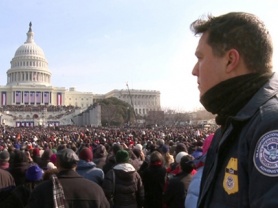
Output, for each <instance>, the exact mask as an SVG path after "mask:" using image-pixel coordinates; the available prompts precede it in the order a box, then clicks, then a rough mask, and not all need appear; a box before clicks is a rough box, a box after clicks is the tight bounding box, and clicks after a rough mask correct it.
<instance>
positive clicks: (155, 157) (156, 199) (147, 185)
mask: <svg viewBox="0 0 278 208" xmlns="http://www.w3.org/2000/svg"><path fill="white" fill-rule="evenodd" d="M163 164H164V160H163V156H162V154H161V153H160V152H158V151H153V152H152V153H151V155H150V161H149V166H148V167H147V168H146V169H145V170H144V171H143V172H142V180H143V184H144V190H145V204H144V208H161V207H162V205H163V203H162V202H163V199H162V198H163V197H162V196H163V191H164V185H165V177H166V168H165V167H164V165H163Z"/></svg>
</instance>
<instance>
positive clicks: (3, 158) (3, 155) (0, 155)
mask: <svg viewBox="0 0 278 208" xmlns="http://www.w3.org/2000/svg"><path fill="white" fill-rule="evenodd" d="M9 160H10V153H9V152H8V151H6V150H4V151H2V152H0V162H9Z"/></svg>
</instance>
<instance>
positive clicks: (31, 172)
mask: <svg viewBox="0 0 278 208" xmlns="http://www.w3.org/2000/svg"><path fill="white" fill-rule="evenodd" d="M43 173H44V172H43V170H42V169H41V168H40V167H39V166H38V165H37V164H33V165H31V166H30V167H29V168H28V169H27V170H26V174H25V183H23V184H21V185H19V186H17V187H16V188H15V189H14V190H13V191H12V192H10V194H9V195H8V196H7V197H6V198H5V200H2V201H1V202H0V205H1V207H5V208H15V207H16V208H24V207H26V206H27V204H28V199H29V197H30V195H31V193H32V191H33V190H34V188H35V187H36V186H37V185H38V184H39V183H40V182H41V181H42V176H43Z"/></svg>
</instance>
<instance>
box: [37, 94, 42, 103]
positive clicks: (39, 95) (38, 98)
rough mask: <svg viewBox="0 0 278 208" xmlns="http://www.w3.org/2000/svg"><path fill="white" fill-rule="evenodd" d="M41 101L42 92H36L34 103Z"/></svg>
mask: <svg viewBox="0 0 278 208" xmlns="http://www.w3.org/2000/svg"><path fill="white" fill-rule="evenodd" d="M41 102H42V93H41V92H36V104H41Z"/></svg>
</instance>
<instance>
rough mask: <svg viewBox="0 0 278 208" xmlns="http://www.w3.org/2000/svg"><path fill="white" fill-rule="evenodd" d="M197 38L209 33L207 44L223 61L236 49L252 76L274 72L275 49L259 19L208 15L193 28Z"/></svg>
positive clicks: (247, 15)
mask: <svg viewBox="0 0 278 208" xmlns="http://www.w3.org/2000/svg"><path fill="white" fill-rule="evenodd" d="M190 28H191V30H192V31H193V32H194V33H195V35H197V34H203V33H205V32H207V33H208V40H207V43H208V44H209V45H210V46H211V47H212V50H213V53H214V54H215V55H217V56H219V57H221V56H223V55H224V53H225V52H226V51H228V50H230V49H233V48H234V49H236V50H237V51H238V52H239V54H240V55H241V56H242V57H243V60H244V62H245V64H246V66H247V68H248V70H250V71H251V72H255V73H265V72H271V71H272V54H273V46H272V40H271V37H270V34H269V31H268V30H267V29H266V27H265V24H264V23H263V22H262V21H261V20H260V19H259V18H258V17H257V16H255V15H253V14H250V13H245V12H231V13H227V14H224V15H221V16H218V17H214V16H212V15H208V16H207V19H205V18H200V19H197V20H196V21H194V22H193V23H192V24H191V25H190Z"/></svg>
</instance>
